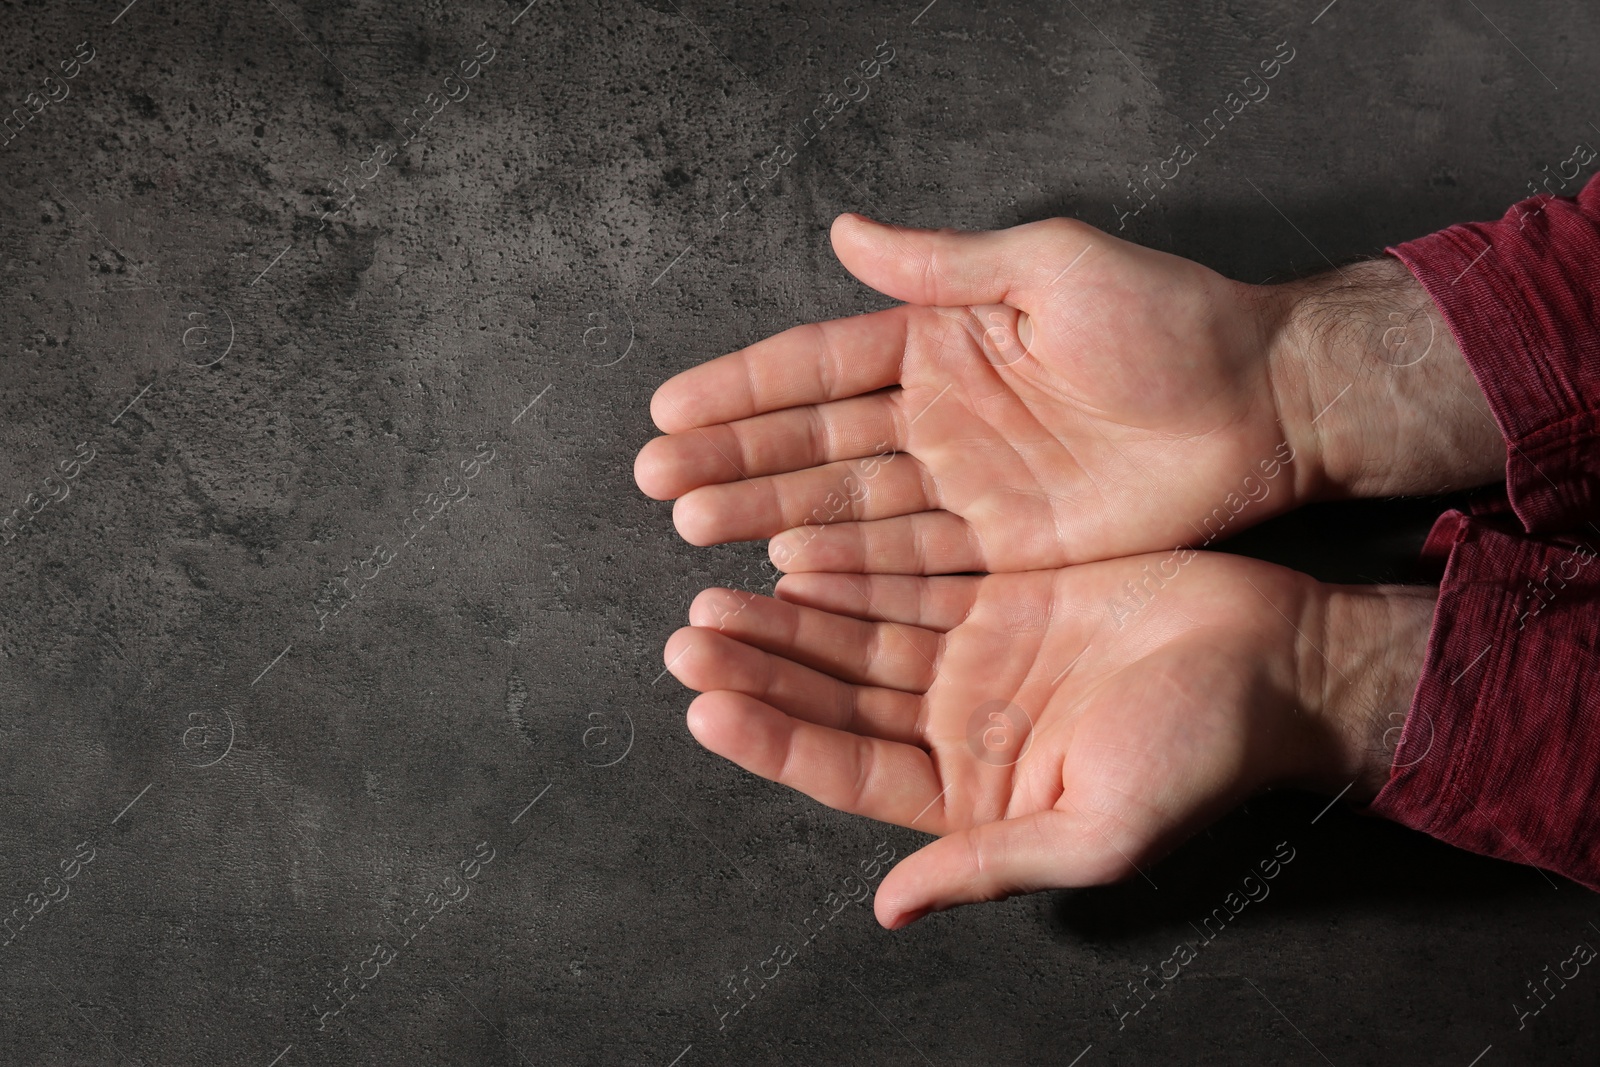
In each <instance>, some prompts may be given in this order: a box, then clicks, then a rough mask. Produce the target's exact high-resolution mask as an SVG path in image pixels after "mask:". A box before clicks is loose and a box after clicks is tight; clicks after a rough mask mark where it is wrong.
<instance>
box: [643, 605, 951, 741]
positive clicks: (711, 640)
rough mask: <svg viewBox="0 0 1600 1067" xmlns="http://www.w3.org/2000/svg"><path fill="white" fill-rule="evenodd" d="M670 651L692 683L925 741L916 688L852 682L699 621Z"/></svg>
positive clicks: (673, 665) (873, 732)
mask: <svg viewBox="0 0 1600 1067" xmlns="http://www.w3.org/2000/svg"><path fill="white" fill-rule="evenodd" d="M664 655H665V659H666V661H667V664H668V669H669V670H671V671H672V674H673V676H674V677H675V678H677V679H678V681H680V682H682V683H683V684H684V685H686V686H688V687H689V688H690V689H694V690H698V691H699V692H702V693H710V692H714V691H717V690H726V691H731V692H735V693H741V694H743V695H745V696H748V697H752V698H754V699H756V700H760V701H762V702H763V703H765V704H769V705H771V706H772V707H774V708H777V709H778V710H780V711H782V712H784V713H785V714H787V715H792V716H794V717H795V718H796V719H800V720H803V721H805V722H809V723H814V724H816V725H818V726H825V727H827V728H829V729H831V730H837V731H848V732H851V733H859V734H863V735H865V736H868V737H877V738H883V739H885V740H890V741H898V742H902V743H904V744H916V743H918V742H919V741H920V731H921V723H920V721H919V716H920V714H921V710H922V700H921V698H920V697H918V696H916V695H914V694H911V693H906V692H901V691H900V690H898V689H883V688H879V687H877V686H867V685H850V684H848V683H846V682H841V681H840V680H839V679H837V678H834V677H831V676H829V675H826V674H823V673H822V672H821V671H815V670H812V669H811V668H810V667H805V666H802V665H801V664H799V663H795V662H794V661H792V660H788V659H784V658H783V657H782V656H775V655H773V654H772V653H770V652H764V651H762V650H761V649H759V648H756V647H754V646H752V645H747V644H745V643H744V642H742V641H736V640H734V639H733V638H731V637H728V636H727V635H725V634H722V633H720V632H718V631H716V630H711V629H706V628H703V627H698V626H686V627H684V628H683V629H681V630H679V631H677V632H676V633H674V634H673V635H672V636H671V637H669V638H668V639H667V647H666V649H665V653H664Z"/></svg>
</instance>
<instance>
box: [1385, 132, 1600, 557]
mask: <svg viewBox="0 0 1600 1067" xmlns="http://www.w3.org/2000/svg"><path fill="white" fill-rule="evenodd" d="M1577 158H1580V157H1578V156H1575V157H1574V159H1575V160H1576V159H1577ZM1588 158H1589V159H1592V158H1593V156H1589V157H1588ZM1389 251H1390V253H1392V254H1393V255H1395V256H1398V257H1399V258H1400V260H1401V261H1402V262H1404V263H1405V265H1406V266H1408V267H1410V268H1411V273H1412V274H1414V275H1416V278H1417V281H1419V282H1420V283H1422V287H1423V288H1424V289H1426V290H1427V291H1428V295H1429V296H1431V297H1433V300H1434V302H1435V303H1436V304H1438V305H1439V310H1440V311H1441V312H1443V313H1444V317H1445V321H1446V322H1448V323H1449V325H1450V329H1451V332H1452V333H1454V334H1455V338H1456V341H1457V343H1458V344H1459V345H1460V346H1461V353H1462V355H1464V356H1465V357H1466V360H1467V366H1468V367H1469V368H1471V370H1472V374H1473V376H1474V377H1475V378H1476V379H1477V381H1478V385H1479V387H1480V388H1482V389H1483V393H1484V396H1485V397H1487V398H1488V401H1489V408H1490V410H1491V411H1492V412H1493V413H1494V417H1495V421H1496V422H1497V423H1499V425H1500V432H1501V434H1502V435H1503V436H1504V437H1505V439H1506V443H1507V445H1508V446H1509V447H1508V448H1507V449H1506V452H1507V458H1506V490H1507V492H1508V493H1509V494H1510V497H1511V506H1512V508H1513V509H1514V510H1515V511H1516V514H1517V517H1518V518H1519V519H1521V520H1522V525H1523V528H1524V529H1526V530H1528V531H1529V532H1530V533H1545V532H1557V533H1559V532H1564V531H1567V530H1571V529H1573V528H1574V527H1575V526H1576V525H1578V524H1579V523H1582V522H1586V521H1589V520H1591V519H1595V518H1596V517H1597V516H1600V175H1597V176H1596V178H1595V179H1592V180H1591V181H1590V182H1589V184H1588V185H1587V186H1585V187H1584V189H1583V191H1582V192H1581V193H1580V194H1579V195H1578V196H1577V197H1576V198H1563V197H1554V196H1550V195H1548V194H1543V193H1541V194H1540V195H1538V196H1535V197H1533V198H1531V199H1529V200H1524V201H1523V202H1522V203H1520V204H1517V205H1515V206H1513V207H1512V208H1511V210H1510V211H1507V212H1506V214H1505V217H1504V218H1502V219H1501V220H1500V221H1499V222H1472V223H1465V224H1463V225H1460V226H1451V227H1450V228H1449V229H1445V230H1440V231H1439V232H1438V233H1435V234H1429V235H1428V236H1427V237H1423V238H1420V239H1418V240H1415V241H1408V242H1406V243H1405V244H1402V245H1399V246H1397V247H1394V248H1391V249H1389Z"/></svg>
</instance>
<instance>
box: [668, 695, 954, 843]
mask: <svg viewBox="0 0 1600 1067" xmlns="http://www.w3.org/2000/svg"><path fill="white" fill-rule="evenodd" d="M688 717H689V732H690V733H692V734H694V736H695V740H697V741H699V742H700V744H702V745H704V746H705V747H706V748H707V749H708V750H710V751H711V752H715V753H716V754H717V755H719V756H721V757H723V758H724V759H728V760H731V761H733V762H734V763H737V764H738V765H739V766H741V767H743V768H744V769H745V770H747V771H749V772H751V773H752V774H759V775H760V776H761V777H763V778H768V779H771V780H772V781H774V782H778V783H780V784H782V785H786V786H788V787H789V788H791V789H797V790H799V791H800V792H802V793H804V794H806V795H807V796H809V797H811V798H812V799H814V800H818V801H820V802H822V803H823V804H826V805H828V807H830V808H837V809H838V810H839V811H847V812H850V813H851V814H853V815H865V816H867V817H868V818H873V819H877V820H879V821H881V822H888V823H895V824H897V825H899V826H909V825H911V823H912V822H913V821H916V820H918V819H919V817H920V825H922V826H923V827H924V828H928V826H929V824H930V823H931V822H933V820H931V819H930V818H929V817H928V816H926V815H923V812H924V811H925V810H926V809H927V808H928V798H929V797H933V796H936V795H937V794H938V793H939V791H940V786H939V776H938V774H937V772H936V771H935V770H934V766H933V760H932V758H931V757H930V756H929V755H928V753H926V752H924V751H923V750H922V749H920V748H916V747H914V746H912V745H902V744H896V743H895V742H893V741H885V740H880V739H877V738H871V737H862V736H860V735H857V734H851V733H843V732H841V731H839V730H830V729H828V728H827V727H824V726H818V725H816V724H814V723H809V722H805V721H803V720H801V719H796V718H793V717H791V716H789V715H785V714H784V713H783V712H781V711H779V710H777V709H776V708H774V707H772V706H771V705H768V704H765V703H762V702H761V701H759V700H756V699H754V698H752V697H749V696H746V695H744V694H741V693H726V692H717V693H706V694H703V695H702V696H699V697H696V698H695V700H694V703H692V704H690V705H689V716H688ZM933 829H934V830H935V831H937V829H938V827H937V826H936V825H935V826H934V827H933Z"/></svg>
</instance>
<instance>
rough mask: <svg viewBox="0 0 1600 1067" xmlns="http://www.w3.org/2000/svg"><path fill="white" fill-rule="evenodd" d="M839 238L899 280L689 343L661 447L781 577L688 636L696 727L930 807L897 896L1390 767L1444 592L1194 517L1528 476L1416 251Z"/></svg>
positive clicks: (893, 808)
mask: <svg viewBox="0 0 1600 1067" xmlns="http://www.w3.org/2000/svg"><path fill="white" fill-rule="evenodd" d="M832 238H833V246H834V250H835V252H836V254H837V255H838V257H839V260H840V262H841V263H843V265H844V266H845V268H846V269H847V270H849V271H850V273H852V274H853V275H855V277H856V278H858V279H859V280H861V281H862V282H864V283H865V284H867V285H869V286H871V287H872V288H873V289H876V290H878V291H879V292H881V293H883V294H885V295H887V296H889V297H892V298H894V299H896V300H900V301H904V302H905V303H904V304H902V305H900V306H897V307H892V308H890V309H888V310H885V311H878V312H874V313H872V314H868V315H861V316H858V317H855V318H850V319H844V320H839V321H834V322H825V323H819V324H812V325H805V326H799V327H796V328H794V329H791V330H788V331H786V332H784V333H781V334H778V335H777V336H775V337H771V338H768V339H767V340H764V341H761V342H758V343H756V344H754V345H751V346H750V347H748V348H746V349H743V350H741V351H738V352H735V353H733V354H731V355H726V356H723V357H721V358H719V359H714V360H712V361H710V362H708V363H705V364H702V365H700V366H697V367H695V368H693V369H691V370H688V371H685V372H684V373H682V374H679V375H678V376H676V377H675V378H673V379H672V380H670V381H668V382H667V383H666V384H664V385H663V386H662V387H661V388H660V389H659V390H658V391H657V393H656V394H655V397H654V399H653V401H652V404H651V414H652V416H653V418H654V420H655V423H656V425H657V426H658V427H659V428H660V429H661V430H662V431H663V432H664V433H665V434H666V436H664V437H660V438H657V439H655V440H653V441H651V442H649V443H648V444H647V445H646V446H645V448H644V449H643V450H642V451H641V452H640V454H639V457H638V460H637V462H636V464H635V477H636V479H637V481H638V484H639V486H640V488H641V489H643V490H644V492H645V493H647V494H648V495H650V496H651V497H654V498H656V499H662V500H666V499H675V500H676V501H677V503H676V505H675V506H674V511H673V516H674V521H675V523H676V525H677V528H678V530H679V532H680V533H681V534H682V535H683V536H684V537H685V538H686V539H687V540H689V541H690V542H692V543H694V544H697V545H711V544H717V543H722V542H728V541H745V540H754V539H758V538H770V539H771V543H770V546H769V551H770V554H771V557H772V560H773V562H774V563H775V564H776V565H777V566H778V567H779V569H781V570H783V571H784V572H785V575H784V577H783V578H782V579H781V580H780V581H779V582H778V584H777V588H776V590H775V593H776V596H775V597H763V596H755V595H751V594H747V593H742V592H736V591H734V590H728V589H708V590H706V591H705V592H704V593H702V594H701V595H700V596H699V597H698V598H696V600H695V601H694V603H693V605H692V606H691V608H690V611H689V621H690V625H689V626H688V627H685V628H684V629H681V630H679V631H678V632H677V633H675V634H673V635H672V637H671V638H670V639H669V640H668V642H667V645H666V649H665V652H664V658H665V661H666V662H667V664H668V665H669V667H670V669H671V671H672V672H673V674H674V675H675V676H676V677H677V678H678V679H679V680H680V681H682V682H683V683H684V684H685V685H687V686H688V687H690V688H692V689H696V690H699V691H700V693H701V695H700V696H699V697H697V698H696V699H695V701H694V702H693V703H692V704H691V705H690V707H689V728H690V730H691V731H692V732H693V733H694V735H695V737H696V738H697V739H698V740H699V741H700V743H701V744H703V745H704V746H705V747H706V748H708V749H710V750H711V751H713V752H715V753H718V754H719V755H722V756H724V757H726V758H727V759H730V760H732V761H733V762H735V763H737V764H739V765H740V766H742V767H745V768H746V769H748V770H750V771H752V772H754V773H756V774H759V775H762V776H763V777H767V778H771V779H773V780H775V781H779V782H782V783H783V784H785V785H788V786H791V787H793V788H795V789H799V790H801V791H802V792H805V793H807V794H809V795H810V796H812V797H814V798H816V799H817V800H820V801H822V802H823V803H825V804H828V805H831V806H833V807H836V808H839V809H841V810H844V811H849V812H855V813H858V814H862V815H867V816H871V817H872V818H875V819H880V820H883V821H885V822H891V823H897V824H899V825H903V826H913V827H915V828H917V829H919V830H924V831H928V832H931V833H933V834H936V835H939V839H938V840H936V841H934V842H932V843H931V844H929V845H928V846H926V847H925V848H923V849H922V850H920V851H918V852H917V853H915V854H913V855H911V856H910V857H908V858H907V859H905V860H904V861H902V862H901V863H900V864H899V865H898V866H897V867H896V868H895V869H894V870H893V871H892V872H891V873H890V874H889V875H888V876H887V877H886V878H885V879H884V881H883V883H882V884H881V886H880V888H879V891H878V896H877V900H876V912H877V916H878V919H879V921H880V922H882V923H883V924H884V925H885V926H889V927H891V928H893V927H900V926H904V925H906V924H908V923H910V922H913V921H915V920H916V919H917V918H919V917H921V916H922V915H924V914H926V913H928V912H929V911H933V910H939V909H942V908H946V907H950V906H952V905H955V904H960V903H966V902H970V901H977V900H992V899H998V898H1001V897H1005V896H1008V895H1011V894H1014V893H1018V892H1027V891H1031V890H1038V889H1044V888H1052V887H1065V886H1082V885H1090V884H1096V883H1101V882H1107V881H1112V880H1116V879H1119V878H1122V877H1125V876H1127V875H1129V874H1131V873H1133V872H1134V871H1135V870H1136V869H1140V868H1142V867H1143V866H1144V865H1145V864H1147V863H1149V862H1151V861H1153V860H1154V859H1155V858H1157V857H1158V856H1159V855H1160V854H1162V853H1163V852H1165V851H1167V850H1169V849H1171V848H1172V847H1174V846H1175V845H1176V844H1178V843H1179V842H1180V841H1182V840H1183V839H1184V838H1185V837H1186V836H1188V835H1189V834H1191V833H1193V832H1194V831H1195V830H1197V829H1199V828H1200V827H1201V826H1203V825H1205V824H1206V823H1207V822H1209V821H1210V820H1212V819H1214V818H1216V817H1218V816H1219V815H1221V814H1222V813H1223V812H1225V811H1227V810H1228V809H1229V808H1230V807H1232V806H1233V805H1235V804H1236V803H1238V802H1239V801H1240V800H1242V799H1244V798H1246V797H1248V796H1249V795H1250V794H1251V793H1253V792H1255V791H1257V790H1259V789H1261V788H1264V787H1267V786H1273V785H1280V784H1283V785H1297V786H1302V787H1307V788H1313V789H1322V790H1326V791H1328V792H1338V791H1340V790H1342V789H1344V788H1345V787H1346V786H1347V785H1351V783H1354V785H1352V786H1351V788H1352V796H1353V797H1354V798H1356V799H1370V797H1371V796H1372V795H1374V794H1375V793H1376V791H1377V789H1378V788H1380V787H1381V785H1382V783H1383V781H1384V780H1385V778H1386V775H1387V770H1388V752H1387V751H1386V750H1385V749H1386V746H1385V745H1384V743H1383V742H1384V735H1385V734H1388V735H1389V736H1388V739H1387V740H1388V741H1389V742H1390V745H1389V746H1388V747H1390V748H1392V742H1393V740H1394V736H1395V733H1396V731H1395V727H1396V725H1397V723H1398V722H1399V720H1400V717H1402V716H1403V712H1404V710H1405V708H1406V706H1407V705H1408V703H1409V699H1410V695H1411V690H1412V688H1413V687H1414V686H1415V682H1416V678H1417V673H1418V670H1419V669H1420V661H1421V656H1422V648H1423V644H1424V642H1425V639H1426V634H1427V630H1428V626H1429V623H1430V620H1431V615H1432V609H1433V603H1434V596H1435V592H1434V591H1433V590H1427V589H1409V588H1404V587H1335V586H1327V585H1323V584H1321V583H1318V582H1316V581H1313V580H1312V579H1310V578H1308V577H1306V576H1304V575H1301V574H1298V573H1296V572H1294V571H1290V570H1287V569H1284V568H1282V567H1277V566H1273V565H1271V564H1267V563H1263V562H1259V561H1255V560H1251V559H1247V558H1243V557H1238V556H1231V555H1222V554H1216V553H1211V552H1204V551H1194V550H1192V548H1188V547H1185V548H1181V549H1179V548H1175V546H1196V545H1201V544H1203V543H1206V542H1208V541H1209V540H1210V539H1211V538H1213V537H1214V536H1216V535H1219V534H1232V533H1234V532H1237V530H1239V529H1241V528H1243V527H1244V526H1246V525H1249V524H1251V523H1254V522H1259V521H1260V520H1262V519H1265V518H1268V517H1269V516H1272V515H1275V514H1279V513H1281V512H1284V511H1286V510H1289V509H1290V508H1293V507H1295V506H1297V505H1298V504H1300V503H1303V502H1305V501H1308V500H1312V499H1319V498H1332V497H1340V496H1354V495H1392V494H1397V493H1412V492H1429V491H1438V490H1441V489H1444V488H1449V487H1459V486H1461V485H1465V484H1478V483H1482V482H1487V481H1491V480H1493V479H1494V478H1496V477H1498V476H1499V475H1500V472H1501V471H1502V470H1503V466H1504V452H1503V449H1504V446H1503V444H1502V443H1501V440H1500V437H1499V434H1498V432H1497V431H1496V429H1495V427H1494V424H1493V422H1492V421H1488V420H1487V416H1486V415H1485V408H1484V404H1483V400H1482V396H1481V394H1480V393H1479V392H1478V391H1477V388H1476V386H1475V384H1474V383H1473V381H1472V379H1471V376H1470V373H1469V372H1468V371H1467V370H1466V368H1465V365H1464V363H1462V361H1461V357H1460V353H1459V350H1457V349H1455V346H1454V344H1453V342H1452V341H1451V340H1450V338H1449V336H1448V332H1447V331H1446V330H1445V329H1444V327H1443V326H1442V324H1441V322H1440V320H1439V319H1438V314H1437V311H1436V309H1435V308H1434V307H1433V305H1432V303H1431V301H1429V300H1428V299H1427V297H1426V295H1425V294H1424V293H1422V291H1421V290H1420V288H1418V287H1417V286H1416V284H1415V282H1414V281H1412V280H1411V277H1410V275H1409V273H1408V272H1407V271H1406V270H1405V268H1404V267H1403V266H1401V265H1400V264H1398V263H1397V262H1395V261H1392V260H1388V261H1376V262H1373V263H1370V264H1361V265H1358V266H1357V267H1354V268H1350V269H1349V270H1347V271H1346V272H1343V273H1341V274H1340V275H1339V276H1337V277H1335V276H1328V277H1327V278H1324V279H1312V280H1310V281H1307V282H1301V283H1294V284H1290V285H1280V286H1271V287H1262V286H1252V285H1245V284H1242V283H1237V282H1232V281H1229V280H1227V279H1225V278H1223V277H1221V276H1220V275H1218V274H1216V273H1214V272H1212V271H1210V270H1208V269H1206V268H1205V267H1202V266H1200V265H1198V264H1196V263H1192V262H1190V261H1187V260H1184V259H1180V258H1177V257H1174V256H1170V255H1166V254H1164V253H1160V252H1156V251H1152V250H1149V249H1145V248H1141V247H1139V246H1137V245H1132V244H1129V243H1127V242H1124V241H1121V240H1118V239H1116V238H1114V237H1111V236H1109V235H1107V234H1105V233H1102V232H1100V231H1098V230H1095V229H1094V228H1092V227H1090V226H1087V225H1085V224H1082V223H1077V222H1073V221H1070V220H1065V219H1051V220H1048V221H1044V222H1037V223H1032V224H1028V225H1024V226H1018V227H1015V228H1013V229H1009V230H1003V231H997V232H989V233H958V232H953V231H937V232H935V231H913V230H905V229H901V228H897V227H890V226H884V225H880V224H877V223H874V222H871V221H868V220H866V219H864V218H861V217H860V216H855V215H844V216H841V217H840V218H839V219H837V220H836V221H835V223H834V226H833V233H832Z"/></svg>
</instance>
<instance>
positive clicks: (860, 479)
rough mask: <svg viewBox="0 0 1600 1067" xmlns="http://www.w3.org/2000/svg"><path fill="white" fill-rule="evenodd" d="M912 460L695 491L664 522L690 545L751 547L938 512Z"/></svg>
mask: <svg viewBox="0 0 1600 1067" xmlns="http://www.w3.org/2000/svg"><path fill="white" fill-rule="evenodd" d="M938 506H939V504H938V501H937V499H936V497H935V495H934V490H933V480H932V479H931V478H930V477H928V473H927V471H926V469H924V467H923V466H922V464H921V463H920V462H919V461H918V460H917V459H916V458H914V457H912V456H908V455H905V454H904V453H901V454H898V455H896V456H894V457H893V458H892V459H889V460H878V459H876V458H873V457H869V458H867V459H865V460H847V461H844V462H840V463H829V464H827V465H826V466H822V467H813V468H811V469H810V470H803V471H794V472H792V473H790V474H774V475H769V476H767V477H764V478H751V479H749V480H747V481H742V482H726V483H723V484H721V485H703V486H701V487H700V488H698V489H693V490H690V491H689V492H688V493H686V494H684V495H683V496H681V497H679V498H678V502H677V503H676V504H675V505H673V508H672V521H673V524H674V525H676V526H677V528H678V533H679V534H680V535H681V536H682V537H683V539H684V540H686V541H688V542H689V543H690V544H692V545H719V544H722V543H724V542H727V541H754V540H757V539H760V538H766V537H772V536H773V535H774V534H779V533H782V532H783V531H785V530H789V529H793V528H794V527H798V526H807V525H809V526H811V527H813V528H816V527H817V526H819V525H821V524H824V523H830V522H850V521H859V520H863V519H881V518H885V517H887V516H891V515H907V514H911V513H914V512H919V511H926V510H928V509H929V508H936V507H938Z"/></svg>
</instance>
